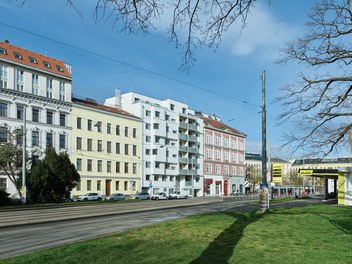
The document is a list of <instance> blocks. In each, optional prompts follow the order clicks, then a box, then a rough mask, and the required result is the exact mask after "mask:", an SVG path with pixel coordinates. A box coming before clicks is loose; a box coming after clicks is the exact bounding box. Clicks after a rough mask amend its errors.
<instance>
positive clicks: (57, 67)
mask: <svg viewBox="0 0 352 264" xmlns="http://www.w3.org/2000/svg"><path fill="white" fill-rule="evenodd" d="M55 66H56V69H57V70H58V71H59V72H64V69H63V68H62V67H61V66H60V65H55Z"/></svg>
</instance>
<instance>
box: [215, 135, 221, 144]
mask: <svg viewBox="0 0 352 264" xmlns="http://www.w3.org/2000/svg"><path fill="white" fill-rule="evenodd" d="M220 144H221V140H220V137H215V145H217V146H220Z"/></svg>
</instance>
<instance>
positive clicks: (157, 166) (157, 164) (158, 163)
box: [155, 161, 160, 169]
mask: <svg viewBox="0 0 352 264" xmlns="http://www.w3.org/2000/svg"><path fill="white" fill-rule="evenodd" d="M155 168H157V169H159V168H160V162H158V161H156V162H155Z"/></svg>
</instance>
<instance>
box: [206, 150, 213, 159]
mask: <svg viewBox="0 0 352 264" xmlns="http://www.w3.org/2000/svg"><path fill="white" fill-rule="evenodd" d="M206 157H207V158H208V159H211V158H212V156H211V149H209V148H207V149H206Z"/></svg>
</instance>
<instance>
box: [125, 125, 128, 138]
mask: <svg viewBox="0 0 352 264" xmlns="http://www.w3.org/2000/svg"><path fill="white" fill-rule="evenodd" d="M125 137H128V127H125Z"/></svg>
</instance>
